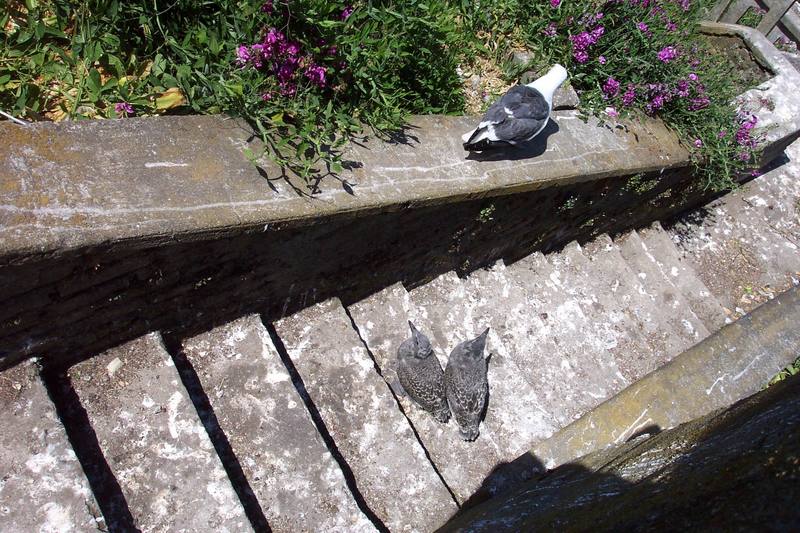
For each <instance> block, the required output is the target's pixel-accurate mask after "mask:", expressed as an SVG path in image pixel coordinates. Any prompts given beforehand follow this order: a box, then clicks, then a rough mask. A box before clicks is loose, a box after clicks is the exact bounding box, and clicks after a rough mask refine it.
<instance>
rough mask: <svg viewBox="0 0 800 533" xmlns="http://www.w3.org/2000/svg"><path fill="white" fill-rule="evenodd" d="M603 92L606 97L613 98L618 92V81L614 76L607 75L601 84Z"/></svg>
mask: <svg viewBox="0 0 800 533" xmlns="http://www.w3.org/2000/svg"><path fill="white" fill-rule="evenodd" d="M603 93H605V96H606V97H608V98H613V97H614V96H617V94H619V82H618V81H617V80H615V79H614V78H611V77H609V78H608V79H607V80H606V82H605V83H604V84H603Z"/></svg>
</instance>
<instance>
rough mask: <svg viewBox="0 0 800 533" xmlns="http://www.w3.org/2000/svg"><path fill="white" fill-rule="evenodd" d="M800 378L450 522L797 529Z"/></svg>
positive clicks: (465, 526)
mask: <svg viewBox="0 0 800 533" xmlns="http://www.w3.org/2000/svg"><path fill="white" fill-rule="evenodd" d="M799 454H800V379H798V378H797V377H796V376H795V378H791V379H788V380H786V381H784V382H783V383H780V384H778V385H776V386H772V387H770V388H769V389H767V390H766V391H762V392H760V393H758V394H756V395H754V396H752V397H750V398H748V399H747V400H745V401H742V402H740V403H738V404H736V405H734V406H732V407H730V408H728V409H725V410H721V411H717V412H714V413H711V414H709V415H707V416H704V417H702V418H699V419H697V420H693V421H692V422H689V423H687V424H684V425H681V426H680V427H677V428H675V429H672V430H669V431H665V432H662V433H659V434H658V435H656V436H653V437H650V438H649V439H648V438H646V437H644V436H642V437H640V438H638V439H635V440H633V441H631V442H630V443H626V444H621V445H618V446H615V447H613V448H610V449H608V450H605V451H603V452H599V453H595V454H592V455H589V456H588V457H584V458H582V459H579V460H577V461H576V462H575V463H573V464H568V465H563V466H561V467H560V468H557V469H555V470H553V471H552V472H549V473H548V474H547V475H546V476H544V477H543V478H542V479H540V480H537V481H531V482H530V483H528V484H526V485H525V486H524V487H521V488H520V489H519V490H518V491H516V492H514V493H513V494H511V495H508V496H505V497H503V496H501V497H499V498H497V499H495V500H491V501H489V502H486V503H485V504H483V505H482V506H480V507H477V508H475V509H473V510H471V511H468V512H467V513H466V514H465V515H464V516H462V517H459V518H457V519H455V520H454V521H453V522H451V523H449V524H448V525H447V526H446V527H444V528H442V530H441V531H447V532H452V531H463V532H466V531H469V532H482V531H486V532H492V533H495V532H498V531H514V532H516V531H708V530H714V531H754V530H759V531H762V530H769V531H796V530H797V529H798V528H800V511H799V510H798V508H797V501H798V498H800V461H798V455H799Z"/></svg>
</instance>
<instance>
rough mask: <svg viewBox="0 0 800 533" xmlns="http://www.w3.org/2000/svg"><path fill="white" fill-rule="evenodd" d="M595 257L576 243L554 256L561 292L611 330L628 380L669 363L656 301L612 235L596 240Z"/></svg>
mask: <svg viewBox="0 0 800 533" xmlns="http://www.w3.org/2000/svg"><path fill="white" fill-rule="evenodd" d="M592 252H593V253H592V256H591V260H590V259H589V257H587V256H586V255H584V253H583V251H582V249H581V247H580V246H579V245H578V244H577V243H574V242H573V243H570V244H569V245H567V246H566V247H564V249H563V250H562V251H561V252H559V253H557V254H553V255H552V256H550V257H549V259H550V261H551V262H552V264H553V268H554V271H555V273H556V274H557V276H556V278H557V279H558V282H559V287H560V288H561V290H563V291H564V292H566V293H567V294H568V295H570V296H572V297H574V298H575V299H576V300H577V301H578V302H579V303H580V305H581V308H582V309H583V312H584V313H585V314H586V317H587V318H588V319H589V321H590V322H591V323H593V324H595V325H596V327H598V328H600V329H601V330H604V331H607V332H610V333H611V335H610V336H611V337H612V338H613V339H614V342H615V344H614V345H612V346H611V347H610V349H609V351H610V352H611V353H612V354H613V356H614V359H615V361H616V363H617V367H618V368H619V370H620V372H621V373H622V375H623V376H625V379H626V380H627V382H628V383H632V382H634V381H636V380H637V379H639V378H640V377H641V376H643V375H645V374H647V373H648V372H650V371H651V370H653V369H655V368H657V367H659V366H661V365H662V364H663V363H665V362H666V361H668V360H669V359H668V357H667V350H666V343H665V342H664V338H665V336H666V335H665V333H664V332H662V331H659V327H658V322H657V320H656V319H655V317H654V312H653V309H652V303H653V302H652V301H651V300H650V297H649V296H648V295H646V294H645V293H644V291H643V290H642V288H641V285H640V284H639V283H638V280H637V278H636V276H635V274H633V273H632V272H631V270H630V269H629V268H628V265H627V264H626V263H625V261H624V259H622V256H621V255H620V254H619V251H618V250H617V249H616V248H615V247H614V246H613V243H612V242H611V239H610V238H608V236H604V238H603V239H602V240H599V241H597V242H596V243H595V245H594V247H593V250H592Z"/></svg>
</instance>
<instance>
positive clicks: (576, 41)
mask: <svg viewBox="0 0 800 533" xmlns="http://www.w3.org/2000/svg"><path fill="white" fill-rule="evenodd" d="M600 16H601V17H602V14H600ZM605 31H606V29H605V28H604V27H603V26H596V27H595V28H594V29H592V30H591V31H582V32H581V33H579V34H578V35H571V36H570V38H569V40H570V41H571V42H572V57H574V58H575V61H577V62H578V63H581V64H583V63H586V62H587V61H589V47H590V46H593V45H595V44H597V41H599V40H600V38H601V37H602V36H603V34H604V33H605Z"/></svg>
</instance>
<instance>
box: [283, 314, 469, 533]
mask: <svg viewBox="0 0 800 533" xmlns="http://www.w3.org/2000/svg"><path fill="white" fill-rule="evenodd" d="M274 326H275V329H276V331H277V333H278V335H279V336H280V338H281V340H282V342H283V343H284V345H285V347H286V350H287V352H288V354H289V357H290V358H291V360H292V362H293V364H294V365H295V367H296V368H297V371H298V373H299V374H300V376H301V378H302V380H303V382H304V384H305V389H306V391H307V392H308V394H309V396H310V397H311V399H312V401H313V402H314V404H315V405H316V408H317V409H318V411H319V414H320V416H321V418H322V420H323V421H324V423H325V425H326V427H327V430H328V432H329V433H330V435H331V437H332V438H333V440H334V442H335V444H336V446H337V448H338V450H339V452H340V453H341V454H342V457H343V458H344V460H345V461H346V462H347V464H348V465H349V467H350V468H351V469H352V472H353V476H354V477H355V480H356V484H357V486H358V488H359V491H360V492H361V494H362V495H363V497H364V499H365V501H366V503H367V505H368V506H369V507H370V509H372V511H373V512H374V513H375V514H376V515H377V516H378V517H379V518H380V520H381V521H382V522H383V523H384V524H385V525H386V526H387V527H388V528H389V529H390V530H392V531H395V530H397V531H399V530H403V529H404V528H409V527H410V528H413V529H415V530H427V531H429V530H433V529H435V528H436V527H439V526H441V525H442V524H443V523H444V522H445V521H446V519H447V518H448V517H449V516H450V515H451V514H452V513H453V508H454V503H453V500H452V498H451V496H450V493H449V492H448V491H447V489H446V487H445V486H444V484H443V483H442V481H441V479H440V478H439V477H438V476H437V474H436V471H435V470H434V469H433V467H432V465H431V463H430V461H429V460H428V458H427V457H426V456H425V451H424V450H423V448H422V446H421V445H420V444H419V442H418V441H417V439H416V437H415V435H414V433H413V431H412V428H411V426H410V425H409V423H408V421H407V419H406V418H405V417H404V416H403V414H402V412H401V411H400V409H399V408H398V406H397V403H396V402H395V400H394V398H393V397H392V394H391V391H390V390H389V387H388V385H387V384H386V383H385V382H384V381H383V379H382V378H381V376H380V375H379V374H378V372H376V371H375V367H374V363H373V361H372V359H371V358H370V356H369V353H368V352H367V350H366V348H364V345H363V343H362V342H361V339H359V337H358V334H357V333H356V331H355V330H354V329H353V327H352V324H351V322H350V319H349V318H348V316H347V314H346V312H345V310H344V308H343V307H342V305H341V303H340V302H339V300H338V299H331V300H327V301H325V302H322V303H319V304H316V305H314V306H312V307H308V308H306V309H304V310H302V311H300V312H298V313H295V314H294V315H292V316H289V317H287V318H284V319H281V320H279V321H277V322H276V323H275V324H274ZM420 494H424V495H425V496H424V497H423V498H420V497H419V495H420Z"/></svg>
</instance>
